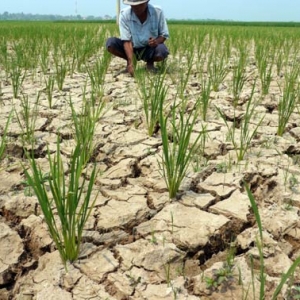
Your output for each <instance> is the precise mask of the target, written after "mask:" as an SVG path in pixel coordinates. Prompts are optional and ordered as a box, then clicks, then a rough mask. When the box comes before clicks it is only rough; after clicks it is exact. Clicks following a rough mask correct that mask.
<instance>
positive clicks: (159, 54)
mask: <svg viewBox="0 0 300 300" xmlns="http://www.w3.org/2000/svg"><path fill="white" fill-rule="evenodd" d="M153 50H154V51H153V52H152V53H151V54H152V55H150V56H149V57H148V58H147V57H146V62H147V65H146V68H147V69H148V70H150V71H152V70H155V68H154V62H159V61H163V60H165V59H166V58H167V57H168V55H169V50H168V48H167V47H166V45H165V44H159V45H158V46H157V47H155V48H154V49H153Z"/></svg>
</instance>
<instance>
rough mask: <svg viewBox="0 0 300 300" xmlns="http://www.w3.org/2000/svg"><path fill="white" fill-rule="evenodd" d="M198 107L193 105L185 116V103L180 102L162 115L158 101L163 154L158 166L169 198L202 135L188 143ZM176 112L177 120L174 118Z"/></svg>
mask: <svg viewBox="0 0 300 300" xmlns="http://www.w3.org/2000/svg"><path fill="white" fill-rule="evenodd" d="M198 109H199V108H198V107H195V109H194V110H193V112H192V113H191V114H189V115H188V116H187V118H185V113H184V112H185V105H184V104H182V103H180V104H179V105H174V106H173V107H172V108H171V111H170V114H169V115H167V116H164V113H163V112H164V107H163V103H162V102H161V103H160V116H159V124H160V127H161V129H160V131H161V138H162V150H163V154H162V161H161V162H159V167H160V170H161V172H162V175H163V178H164V180H165V182H166V185H167V188H168V191H169V197H170V198H171V199H172V198H174V197H175V196H176V194H177V192H178V190H179V187H180V184H181V182H182V180H183V179H184V177H185V176H186V173H187V170H188V167H189V165H190V163H191V159H192V155H193V153H194V151H195V148H196V147H197V144H198V141H199V139H200V137H201V135H202V132H200V133H199V134H198V136H197V137H196V139H195V140H194V141H193V142H192V143H190V141H191V134H192V132H193V127H194V124H195V123H196V120H197V117H198ZM178 110H179V111H178ZM177 114H178V118H179V120H177V118H176V115H177ZM170 116H171V117H170ZM169 124H170V127H171V133H170V135H171V138H172V141H171V142H170V141H169V133H168V125H169Z"/></svg>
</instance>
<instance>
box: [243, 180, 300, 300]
mask: <svg viewBox="0 0 300 300" xmlns="http://www.w3.org/2000/svg"><path fill="white" fill-rule="evenodd" d="M245 188H246V191H247V195H248V198H249V200H250V203H251V207H252V210H253V213H254V217H255V220H256V223H257V226H258V230H259V239H257V248H258V252H259V260H260V270H259V271H260V273H259V281H260V293H259V299H260V300H264V299H265V284H266V275H265V264H264V254H263V247H264V243H263V227H262V222H261V218H260V214H259V211H258V207H257V205H256V201H255V199H254V196H253V194H252V192H251V190H250V188H249V187H248V185H247V184H246V183H245ZM299 265H300V257H298V258H297V259H296V260H295V261H294V262H293V264H292V265H291V266H290V268H289V269H288V270H287V272H286V273H284V274H282V276H281V280H280V282H279V284H278V285H277V287H276V289H275V291H274V293H273V295H272V298H271V299H272V300H276V299H277V298H278V296H279V294H280V293H281V291H282V288H283V286H284V285H285V283H286V282H287V281H288V280H289V278H291V277H292V276H293V274H294V272H295V270H296V268H297V267H298V266H299ZM253 286H254V284H253ZM254 294H255V293H253V295H254Z"/></svg>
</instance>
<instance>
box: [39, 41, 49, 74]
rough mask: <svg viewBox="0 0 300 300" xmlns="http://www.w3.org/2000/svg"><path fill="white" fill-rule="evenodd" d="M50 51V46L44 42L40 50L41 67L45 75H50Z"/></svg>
mask: <svg viewBox="0 0 300 300" xmlns="http://www.w3.org/2000/svg"><path fill="white" fill-rule="evenodd" d="M49 49H50V45H49V44H48V43H47V42H46V41H45V40H43V43H42V45H41V50H40V57H39V60H40V66H41V69H42V72H43V74H47V73H48V68H49Z"/></svg>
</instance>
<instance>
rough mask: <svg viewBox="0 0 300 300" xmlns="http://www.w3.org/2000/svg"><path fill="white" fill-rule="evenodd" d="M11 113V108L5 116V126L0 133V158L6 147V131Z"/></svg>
mask: <svg viewBox="0 0 300 300" xmlns="http://www.w3.org/2000/svg"><path fill="white" fill-rule="evenodd" d="M12 115H13V110H12V111H11V112H10V113H9V116H8V118H7V121H6V124H5V127H4V129H3V131H2V134H1V136H2V137H1V142H0V160H1V159H2V158H3V155H4V152H5V149H6V142H7V131H8V126H9V124H10V122H11V118H12Z"/></svg>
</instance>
